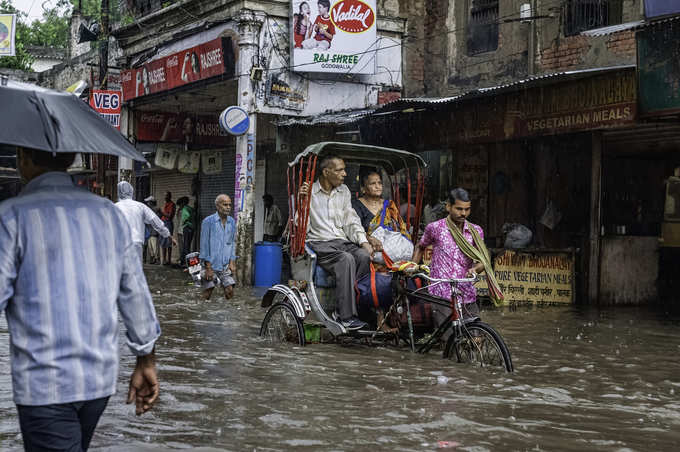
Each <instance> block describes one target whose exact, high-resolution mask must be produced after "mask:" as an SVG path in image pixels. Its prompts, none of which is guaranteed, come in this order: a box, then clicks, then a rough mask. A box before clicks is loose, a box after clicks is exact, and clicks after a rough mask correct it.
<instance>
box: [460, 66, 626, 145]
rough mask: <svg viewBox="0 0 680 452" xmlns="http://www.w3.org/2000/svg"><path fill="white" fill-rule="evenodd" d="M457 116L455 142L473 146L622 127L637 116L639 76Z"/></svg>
mask: <svg viewBox="0 0 680 452" xmlns="http://www.w3.org/2000/svg"><path fill="white" fill-rule="evenodd" d="M452 114H453V118H452V119H453V121H452V122H453V123H454V124H458V127H457V128H455V129H454V130H453V131H452V133H453V135H454V137H453V138H454V139H455V140H457V141H463V142H469V143H484V142H492V141H499V140H510V139H517V138H524V137H528V136H537V135H550V134H554V133H569V132H577V131H586V130H596V129H603V128H610V127H621V126H625V125H628V124H632V123H633V122H635V119H636V117H637V87H636V80H635V71H634V70H630V71H619V72H617V73H614V74H607V75H601V76H596V77H591V78H588V79H582V80H576V81H571V82H566V83H564V84H562V85H552V86H544V87H537V88H530V89H527V90H523V91H521V92H517V93H510V94H507V95H505V96H503V95H501V96H498V97H497V98H493V99H484V100H482V101H478V102H476V103H475V104H469V105H467V106H464V107H462V108H461V109H460V110H459V111H455V112H453V113H452Z"/></svg>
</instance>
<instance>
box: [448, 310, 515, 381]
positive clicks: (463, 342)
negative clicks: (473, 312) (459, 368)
mask: <svg viewBox="0 0 680 452" xmlns="http://www.w3.org/2000/svg"><path fill="white" fill-rule="evenodd" d="M444 358H448V359H455V360H456V361H458V362H459V363H472V364H477V365H479V366H481V367H488V368H490V369H493V368H503V369H505V370H507V371H508V372H512V371H513V367H512V358H510V351H509V350H508V347H507V346H506V345H505V342H503V338H502V337H501V335H500V334H498V333H497V332H496V330H494V329H493V328H492V327H491V326H490V325H488V324H486V323H484V322H472V323H468V324H467V325H463V326H462V327H461V329H460V334H456V333H454V334H452V335H451V337H450V338H449V340H448V341H447V343H446V348H445V349H444Z"/></svg>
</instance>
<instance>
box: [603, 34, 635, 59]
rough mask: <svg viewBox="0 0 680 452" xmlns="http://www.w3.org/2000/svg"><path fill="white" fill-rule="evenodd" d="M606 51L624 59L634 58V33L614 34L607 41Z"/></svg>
mask: <svg viewBox="0 0 680 452" xmlns="http://www.w3.org/2000/svg"><path fill="white" fill-rule="evenodd" d="M606 46H607V50H609V51H610V52H612V53H615V54H617V55H621V56H624V57H629V58H635V55H636V52H635V49H636V47H635V46H636V44H635V31H634V30H626V31H621V32H619V33H614V34H613V35H611V36H610V37H609V39H607V43H606Z"/></svg>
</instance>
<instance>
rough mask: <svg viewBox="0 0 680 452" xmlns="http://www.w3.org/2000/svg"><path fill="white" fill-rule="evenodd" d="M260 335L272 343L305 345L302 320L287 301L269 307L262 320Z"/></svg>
mask: <svg viewBox="0 0 680 452" xmlns="http://www.w3.org/2000/svg"><path fill="white" fill-rule="evenodd" d="M260 336H262V337H264V338H265V340H266V341H267V342H269V343H270V344H285V345H299V346H304V345H305V331H304V328H303V327H302V321H301V320H300V319H299V318H298V316H296V315H295V311H293V308H291V307H290V306H289V305H288V304H287V303H286V302H285V301H284V302H279V303H275V304H274V305H273V306H272V307H271V308H269V310H268V311H267V314H265V316H264V320H262V326H261V327H260Z"/></svg>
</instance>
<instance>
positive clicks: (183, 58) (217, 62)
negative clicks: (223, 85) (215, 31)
mask: <svg viewBox="0 0 680 452" xmlns="http://www.w3.org/2000/svg"><path fill="white" fill-rule="evenodd" d="M234 67H235V62H234V50H233V48H232V45H231V38H217V39H213V40H212V41H208V42H206V43H203V44H199V45H197V46H194V47H191V48H188V49H185V50H182V51H181V52H177V53H173V54H172V55H168V56H166V57H163V58H159V59H157V60H154V61H151V62H149V63H147V64H144V65H143V66H142V67H139V68H134V69H129V70H126V71H122V72H121V85H122V87H123V100H124V101H128V100H131V99H135V98H137V97H141V96H146V95H149V94H154V93H158V92H162V91H166V90H169V89H173V88H177V87H180V86H184V85H187V84H189V83H193V82H196V81H198V80H204V79H207V78H210V77H215V76H217V75H228V76H232V75H234Z"/></svg>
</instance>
